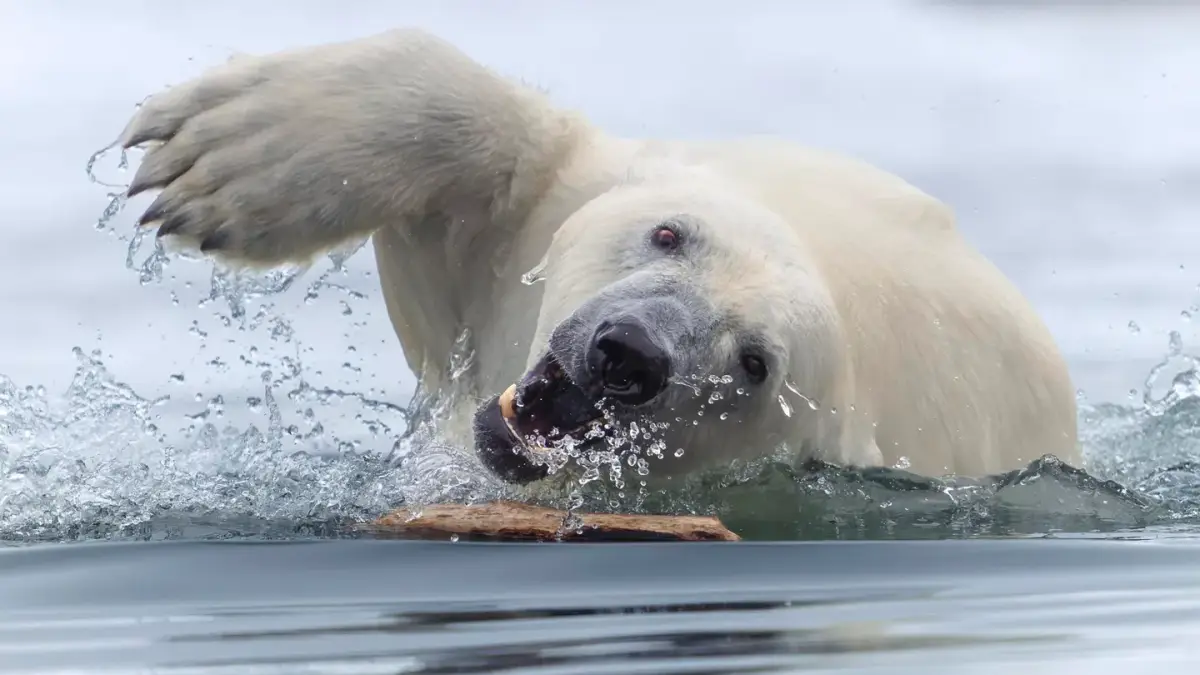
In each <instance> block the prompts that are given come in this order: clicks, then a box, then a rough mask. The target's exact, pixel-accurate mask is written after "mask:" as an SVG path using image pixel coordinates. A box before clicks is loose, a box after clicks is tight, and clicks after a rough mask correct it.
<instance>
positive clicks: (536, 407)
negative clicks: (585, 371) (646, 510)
mask: <svg viewBox="0 0 1200 675" xmlns="http://www.w3.org/2000/svg"><path fill="white" fill-rule="evenodd" d="M598 403H599V401H598V398H597V397H596V396H595V395H594V394H591V393H589V392H587V391H585V390H584V389H583V388H582V387H580V386H579V385H577V384H576V383H575V382H574V381H573V380H572V379H571V378H570V377H568V376H567V374H566V371H565V370H564V369H563V367H562V365H561V364H560V363H559V362H558V359H557V358H555V356H554V354H552V353H550V354H547V355H546V356H544V357H542V359H541V360H540V361H538V363H537V365H535V366H534V367H533V368H532V369H531V370H530V371H529V372H528V373H526V374H525V376H524V377H522V378H521V381H520V382H517V383H516V384H514V385H512V386H511V387H509V388H508V390H506V391H505V392H504V393H503V394H500V395H498V396H494V397H492V398H491V399H489V400H488V401H487V402H486V403H485V404H483V405H482V406H481V407H480V408H479V410H478V411H477V412H476V413H475V448H476V453H477V454H478V455H479V458H480V460H482V461H483V463H484V466H486V467H487V468H488V470H489V471H491V472H493V473H495V474H496V475H497V476H499V477H500V478H502V479H503V480H505V481H508V482H510V483H529V482H532V481H535V480H540V479H542V478H545V477H546V476H547V475H548V467H547V462H546V460H545V458H544V456H545V455H547V454H548V453H549V452H551V450H550V448H552V447H554V446H556V445H559V444H560V443H561V442H562V441H564V440H566V439H567V438H568V436H569V437H570V439H571V441H572V442H574V443H576V447H580V446H586V445H591V444H593V443H596V442H598V441H600V440H601V439H603V437H604V433H603V432H602V431H601V430H600V429H599V425H600V423H601V422H602V420H603V413H602V411H601V410H600V408H599V405H598Z"/></svg>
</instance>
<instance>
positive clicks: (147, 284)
mask: <svg viewBox="0 0 1200 675" xmlns="http://www.w3.org/2000/svg"><path fill="white" fill-rule="evenodd" d="M743 4H745V3H743ZM7 9H9V10H10V12H9V14H10V16H11V18H12V19H13V20H12V21H6V22H5V26H6V27H8V26H16V27H19V28H18V29H13V30H9V31H6V32H4V34H3V35H0V37H3V38H4V39H2V40H0V50H6V49H7V50H11V51H12V52H13V53H12V54H11V55H10V56H12V59H10V60H13V59H15V58H16V57H17V56H18V55H19V56H20V58H21V63H23V66H22V68H20V69H10V70H9V71H5V72H4V73H0V99H2V100H0V122H3V124H0V146H2V147H0V150H2V152H0V156H3V157H4V158H5V159H4V161H3V162H0V204H3V207H4V211H3V214H4V215H3V224H4V225H5V227H4V228H0V237H3V238H4V239H3V245H0V263H2V264H0V313H2V315H3V316H5V317H8V321H7V322H6V323H5V329H4V330H0V373H2V374H3V375H0V569H2V570H3V573H2V574H0V672H43V673H46V672H67V671H71V672H79V671H80V670H81V669H87V672H147V669H149V668H155V669H156V670H155V671H154V672H180V673H182V672H210V673H224V672H239V673H241V672H287V673H294V672H494V671H496V670H500V669H504V668H506V669H508V670H511V671H515V672H532V671H537V672H608V671H612V670H617V669H620V670H622V671H625V672H724V671H735V672H755V670H756V669H758V670H760V671H765V670H788V669H806V670H810V671H811V670H817V671H821V670H825V671H833V670H837V671H838V672H897V671H900V672H907V671H913V672H915V671H916V670H917V669H920V670H921V671H922V672H928V671H931V670H932V671H935V672H936V671H939V670H941V671H944V672H954V673H961V672H999V671H1000V669H1002V668H1003V669H1004V670H1005V672H1008V671H1010V670H1011V669H1012V668H1013V667H1014V665H1019V666H1020V667H1023V668H1027V669H1032V670H1034V671H1038V672H1041V671H1045V672H1048V671H1049V669H1050V668H1051V667H1054V668H1056V669H1061V667H1062V666H1068V667H1069V668H1071V667H1076V668H1077V667H1080V666H1086V667H1088V668H1089V669H1092V670H1100V671H1104V670H1105V669H1106V668H1107V669H1109V670H1116V669H1117V668H1120V669H1121V671H1122V672H1126V671H1128V670H1130V669H1131V668H1132V669H1133V670H1134V671H1135V672H1140V671H1141V670H1143V669H1154V670H1155V671H1156V672H1163V673H1166V672H1185V671H1186V672H1193V671H1194V664H1195V663H1196V661H1198V660H1200V659H1198V658H1197V654H1196V653H1195V651H1196V650H1195V648H1194V647H1192V645H1191V643H1192V642H1194V641H1192V640H1190V639H1189V638H1190V636H1191V635H1192V634H1194V632H1195V628H1196V625H1197V620H1198V618H1200V612H1198V610H1197V601H1198V599H1200V595H1198V594H1197V593H1196V591H1195V583H1196V578H1197V577H1196V575H1195V573H1194V570H1195V569H1196V564H1197V562H1200V560H1197V557H1198V556H1200V552H1198V551H1200V549H1197V548H1196V544H1195V539H1196V534H1197V532H1200V434H1198V433H1197V431H1196V430H1197V429H1200V374H1198V371H1197V354H1200V352H1197V349H1196V340H1197V337H1198V333H1197V327H1196V323H1195V322H1194V321H1191V320H1190V319H1191V317H1192V315H1194V314H1195V312H1197V311H1200V309H1197V306H1198V304H1200V303H1198V301H1200V289H1198V288H1197V283H1198V282H1200V273H1198V272H1197V269H1198V267H1197V265H1196V264H1195V260H1196V259H1197V254H1200V239H1198V238H1197V237H1196V236H1195V234H1194V232H1195V223H1194V220H1195V214H1196V213H1197V207H1200V204H1198V203H1197V197H1196V195H1197V194H1200V193H1197V191H1196V190H1195V189H1194V184H1195V171H1194V168H1193V162H1194V158H1195V157H1196V156H1197V151H1198V150H1200V136H1197V135H1196V133H1195V128H1194V119H1195V115H1196V113H1197V112H1200V110H1197V109H1198V108H1200V97H1198V96H1197V94H1196V92H1197V91H1200V87H1197V86H1196V85H1197V84H1200V83H1198V82H1196V79H1197V78H1196V75H1195V73H1196V72H1197V71H1196V69H1195V67H1194V65H1195V63H1196V61H1197V59H1198V58H1200V51H1198V50H1197V48H1196V46H1195V41H1194V37H1193V36H1194V35H1195V34H1196V31H1197V30H1200V13H1197V12H1196V11H1194V10H1189V9H1169V8H1162V7H1158V8H1154V9H1140V10H1131V9H1115V8H1109V9H1107V10H1099V9H1096V8H1091V9H1088V8H1084V9H1069V10H1055V11H1049V10H1033V9H1029V8H1026V9H1022V10H1002V9H994V8H993V9H985V10H974V11H966V10H964V9H962V8H961V7H957V6H955V4H954V3H937V4H905V3H886V4H884V3H880V4H879V5H878V6H877V7H876V8H875V9H877V10H878V11H877V12H876V13H874V14H870V15H869V16H868V15H864V14H863V13H861V12H856V11H852V10H848V9H838V8H837V7H836V6H835V5H830V6H829V7H825V8H821V9H816V8H813V9H805V10H803V13H801V10H800V9H799V8H792V7H791V6H790V5H787V4H786V3H776V4H762V3H760V4H755V3H749V4H745V6H741V5H739V9H738V13H737V15H736V16H730V15H729V12H728V10H727V9H725V10H718V9H715V8H709V7H698V6H696V5H695V4H691V3H687V4H671V3H662V4H657V5H653V6H649V7H644V6H639V9H637V10H636V11H637V12H638V20H637V21H635V22H631V21H630V20H629V12H630V11H633V10H630V9H629V7H624V8H618V7H616V6H615V5H614V6H609V5H599V4H597V5H590V6H587V7H582V6H571V7H570V8H567V7H566V6H564V5H558V4H553V3H551V4H546V3H539V2H517V3H510V4H506V5H505V8H504V9H503V11H501V10H499V9H497V10H487V9H482V8H480V7H479V6H478V5H476V4H471V5H465V4H462V3H455V2H445V3H431V4H428V5H416V4H399V3H385V2H378V3H373V2H362V3H359V4H357V5H356V6H355V10H354V11H353V12H345V11H344V10H341V9H339V8H338V6H335V5H333V4H330V3H318V2H315V1H314V2H296V3H290V4H289V8H288V9H287V10H286V11H284V10H267V9H265V8H256V9H255V10H254V11H253V12H247V11H246V10H245V8H244V7H242V6H241V5H240V4H235V3H224V4H222V3H215V4H208V5H205V6H204V8H203V10H202V11H201V9H199V5H197V6H196V7H190V6H183V5H178V6H170V7H168V6H164V5H161V4H156V3H148V4H147V3H140V2H134V1H132V0H130V1H128V2H111V3H107V4H105V5H104V6H100V5H87V6H84V5H80V4H78V3H72V4H70V5H69V6H68V5H67V4H65V3H62V4H59V3H54V2H45V3H43V2H32V1H31V2H18V3H12V4H11V6H9V7H8V8H7ZM681 14H686V15H687V16H689V17H691V18H690V19H689V21H687V22H683V23H680V22H679V21H678V16H680V15H681ZM399 24H416V25H422V26H425V27H427V28H430V29H432V30H434V31H435V32H437V33H439V34H441V35H444V36H446V37H448V38H449V39H451V40H452V41H454V42H456V43H457V44H460V45H462V46H464V47H465V48H466V49H467V51H468V52H469V53H471V54H472V55H474V56H476V57H478V58H481V59H483V60H485V61H487V62H488V63H490V64H493V65H495V66H496V67H497V68H499V69H500V70H502V71H505V72H509V73H514V74H519V75H521V76H523V77H525V78H526V79H529V80H532V81H536V82H537V83H539V84H541V85H543V86H545V87H547V88H549V89H550V90H551V93H552V94H553V95H554V96H555V97H556V99H557V100H560V101H562V102H564V103H567V104H569V105H575V106H578V107H580V108H582V109H584V110H585V111H587V112H588V113H589V114H590V115H592V117H593V118H594V119H596V120H597V121H598V122H599V123H601V124H603V125H605V126H606V127H608V128H611V129H614V130H616V131H618V132H623V133H630V134H650V135H654V134H663V135H675V136H708V135H714V134H725V133H735V132H736V133H742V132H752V133H778V134H783V135H787V136H791V137H793V138H798V139H800V140H803V141H807V142H817V143H819V144H821V145H825V146H830V147H835V148H838V149H841V150H844V151H848V152H851V153H854V154H856V155H858V156H861V157H865V158H866V159H869V160H871V161H874V162H876V163H878V164H880V165H881V166H884V167H886V168H889V169H892V170H895V171H898V172H900V173H902V174H903V175H905V176H907V177H909V178H910V179H911V180H913V181H914V182H916V183H917V184H918V185H920V186H922V187H924V188H926V189H928V190H930V191H932V192H934V193H936V194H938V195H939V196H942V197H943V198H944V199H946V200H947V201H949V202H950V203H951V204H952V205H953V206H954V207H955V209H956V210H957V212H958V213H959V215H960V221H961V224H960V226H961V228H962V230H963V232H964V234H965V235H966V236H967V237H968V238H969V239H971V240H972V241H973V242H974V243H975V244H976V245H978V246H979V247H980V248H982V249H983V250H984V251H985V252H986V253H987V254H988V255H989V256H990V257H991V258H992V259H993V260H995V261H996V263H997V264H998V265H999V266H1000V267H1001V268H1002V269H1004V271H1005V272H1006V273H1008V274H1009V275H1010V276H1011V277H1012V278H1013V279H1014V280H1015V281H1016V283H1017V284H1018V285H1019V286H1020V287H1021V289H1022V290H1023V291H1024V292H1025V293H1026V294H1027V295H1028V296H1029V297H1030V299H1031V300H1032V301H1033V302H1034V304H1035V305H1036V306H1037V307H1038V309H1039V311H1041V312H1042V314H1043V316H1044V317H1045V318H1046V320H1047V322H1048V323H1049V325H1050V327H1051V330H1052V331H1053V332H1054V333H1055V335H1056V337H1057V338H1058V339H1059V341H1060V343H1061V344H1062V346H1063V349H1064V351H1065V353H1066V354H1067V356H1068V359H1069V361H1070V364H1071V368H1072V372H1073V375H1074V377H1075V379H1076V382H1077V385H1078V386H1079V387H1080V389H1081V393H1080V402H1081V413H1080V417H1081V421H1080V424H1081V437H1082V441H1083V443H1084V446H1085V462H1084V465H1083V466H1082V467H1079V468H1078V469H1076V468H1071V467H1065V466H1062V465H1061V464H1058V463H1056V462H1054V461H1052V460H1039V461H1036V462H1033V463H1032V464H1031V465H1030V466H1029V467H1027V468H1026V469H1024V470H1020V471H1014V472H1011V473H1009V474H1006V475H1002V476H994V477H987V478H983V479H978V480H966V479H961V478H946V479H930V478H926V477H921V476H916V475H913V474H910V473H908V472H907V471H905V466H904V464H903V463H901V465H899V466H896V467H892V468H888V469H878V470H871V471H846V470H841V469H838V468H836V467H823V466H809V467H803V468H802V469H801V470H796V469H793V468H790V467H787V466H784V465H782V464H780V463H778V462H775V461H772V460H771V459H767V460H764V461H762V462H758V463H755V464H750V465H743V466H735V467H731V468H730V469H729V470H724V471H717V472H713V473H711V474H709V475H704V476H699V477H697V478H696V479H695V480H693V481H690V482H688V483H686V484H683V485H680V486H677V487H676V488H675V489H673V490H670V491H666V492H655V493H649V494H648V493H647V492H646V491H645V490H644V489H641V486H640V485H639V473H638V468H639V467H638V463H637V462H636V458H635V460H634V461H633V462H632V463H622V462H617V463H616V467H613V466H612V465H611V463H609V464H605V463H602V462H597V463H595V464H594V468H595V476H594V477H593V479H592V480H590V482H588V483H587V485H585V486H582V487H581V488H580V489H579V490H578V491H577V492H576V493H575V494H573V495H571V496H570V497H569V498H568V501H569V502H570V503H571V504H572V505H577V506H579V507H581V508H597V509H604V508H616V507H618V506H619V507H621V508H635V509H640V510H646V511H656V510H682V511H691V510H698V511H712V512H715V513H716V514H718V515H720V516H721V517H722V519H723V520H724V521H725V522H726V524H728V525H729V526H731V527H733V528H734V529H735V530H737V531H739V532H740V533H742V534H743V535H744V536H745V537H746V538H747V539H750V540H752V541H751V542H747V543H744V544H739V545H736V546H708V545H702V546H693V547H690V548H679V547H678V546H672V545H658V544H654V545H631V546H624V545H622V546H602V547H598V546H588V547H584V548H580V547H578V546H554V545H545V546H543V545H534V546H516V545H512V546H510V545H481V544H474V543H468V542H465V541H459V542H450V541H446V542H399V541H378V540H372V539H370V538H367V537H365V536H364V535H362V534H361V533H359V532H358V531H357V530H356V529H355V526H356V524H358V523H361V522H363V521H365V520H369V519H371V518H373V517H375V516H376V515H378V514H380V513H383V512H386V511H387V510H389V509H392V508H395V507H397V506H399V505H401V504H410V505H411V504H421V503H428V502H432V501H442V500H454V501H460V502H466V501H476V500H483V499H491V498H495V497H498V496H503V495H504V494H505V488H504V486H502V485H499V484H497V483H496V482H495V481H494V480H493V479H491V478H490V477H489V476H487V475H485V474H483V473H481V472H480V471H479V470H478V468H477V466H476V465H475V463H474V462H473V459H472V458H471V457H470V453H469V452H465V451H464V450H463V449H460V448H452V447H446V446H444V445H442V444H439V443H438V442H437V441H436V437H435V435H433V433H432V432H433V431H434V430H435V428H436V420H437V418H438V414H439V411H440V408H439V406H438V403H439V402H438V401H436V400H434V399H430V398H429V397H427V396H425V395H424V393H423V392H415V391H414V379H413V377H412V374H411V373H410V372H408V370H407V368H406V367H405V366H404V359H403V355H402V353H401V352H400V350H399V346H398V344H397V341H396V339H395V337H394V335H393V334H392V331H391V327H390V325H389V324H388V321H387V318H386V314H385V312H384V309H383V306H382V300H381V298H380V296H379V293H378V290H377V280H376V278H375V277H374V273H373V270H372V268H371V260H372V257H371V255H370V254H369V251H367V252H363V251H358V250H357V249H355V248H354V247H351V248H350V249H349V250H346V251H340V252H337V253H336V254H334V255H331V256H330V258H329V259H325V260H321V261H319V262H318V263H317V264H316V265H314V266H313V268H311V269H286V270H278V271H275V272H272V273H270V274H265V275H257V276H247V275H235V274H230V273H228V272H226V271H224V270H220V269H213V268H212V266H211V265H210V264H209V263H208V262H206V261H203V260H196V259H189V258H188V257H181V256H179V255H178V254H177V253H173V252H170V251H166V250H163V249H162V248H161V247H160V243H159V242H156V241H155V240H154V239H153V237H144V236H143V237H139V236H138V235H137V234H136V233H135V232H134V231H133V229H132V219H133V217H134V215H136V213H138V212H139V211H140V208H144V205H145V203H144V202H140V201H138V199H141V197H139V198H138V199H135V200H130V202H129V203H125V200H124V199H123V197H121V186H123V185H124V184H125V183H127V182H128V179H129V178H130V175H129V172H128V170H127V169H128V167H130V166H135V162H136V161H137V157H136V154H131V155H130V156H129V157H122V156H121V155H120V154H119V153H114V152H108V153H104V154H101V155H99V156H97V157H96V158H95V159H94V162H93V163H91V164H90V165H89V166H88V170H87V171H86V172H85V171H84V166H83V165H84V164H85V163H87V162H88V158H89V155H90V153H91V152H92V151H94V150H95V149H97V148H100V147H103V146H104V145H105V144H107V143H108V142H110V141H111V140H112V137H113V136H114V135H115V133H116V132H117V131H118V130H119V129H120V128H122V126H123V124H124V122H125V120H126V119H127V118H128V116H129V115H130V113H131V112H132V108H133V105H135V104H136V103H137V101H139V100H141V99H142V98H144V97H145V96H146V95H147V93H149V92H153V91H155V90H157V89H158V88H160V87H161V86H163V85H164V84H166V83H170V82H177V81H179V80H180V79H182V78H184V77H187V76H189V75H191V74H194V73H196V72H198V71H199V70H200V69H201V68H202V67H204V66H207V65H210V64H212V63H215V62H218V61H220V60H221V59H223V58H225V57H226V56H227V55H228V54H229V53H230V52H232V51H233V50H234V49H235V48H236V49H241V50H247V51H263V50H272V49H278V48H281V47H284V46H287V45H291V44H299V43H306V42H319V41H328V40H335V39H342V38H348V37H353V36H356V35H361V34H365V33H370V32H374V31H377V30H380V29H382V28H385V27H388V26H392V25H399ZM0 30H3V29H0ZM1018 33H1019V34H1020V35H1021V36H1022V37H1021V39H1020V40H1019V41H1014V40H1013V39H1012V38H1011V36H1012V35H1016V34H1018ZM514 35H516V36H519V38H518V40H516V41H514V40H513V37H512V36H514ZM517 44H519V45H520V48H515V47H514V45H517ZM613 44H622V45H626V46H625V47H623V48H622V49H620V50H616V51H613V50H612V49H611V45H613ZM914 45H918V46H919V48H917V47H914ZM600 51H603V52H604V53H607V54H609V56H610V58H609V59H608V60H606V61H598V60H597V59H596V57H595V55H596V54H597V53H598V52H600ZM5 53H6V54H7V52H5ZM151 54H153V57H152V58H151V57H150V55H151ZM546 54H553V55H554V57H553V58H546V57H545V55H546ZM13 62H16V61H13ZM629 96H635V97H636V98H637V101H636V103H637V104H636V105H632V104H631V103H630V101H629V100H628V97H629ZM747 101H750V102H753V105H750V106H747V105H746V102H747ZM89 176H91V177H92V178H93V180H89ZM540 275H541V272H540V271H539V270H537V269H534V270H530V274H529V276H528V277H527V281H528V282H529V283H537V282H538V281H540ZM470 342H471V335H470V332H469V327H464V332H463V334H462V336H461V339H460V341H459V345H458V346H457V348H456V350H455V357H454V359H453V360H452V363H450V364H447V367H448V368H450V370H451V372H461V371H463V370H464V369H467V368H469V367H470V366H471V363H472V359H473V354H472V352H471V350H470ZM697 391H698V392H701V394H700V395H708V394H707V393H703V383H701V384H700V385H698V386H697ZM801 405H808V406H810V407H814V406H819V402H816V401H812V400H810V399H809V398H808V397H806V396H805V395H804V394H803V393H802V392H799V391H789V392H787V396H786V397H785V398H784V400H783V401H782V402H781V414H783V413H784V411H786V410H793V411H794V410H796V409H797V408H796V406H801ZM631 433H634V434H637V433H639V432H638V431H632V432H631ZM681 450H682V449H676V448H654V449H653V450H650V449H649V448H648V449H647V451H648V452H651V451H653V452H661V453H666V452H672V453H679V452H680V451H681ZM617 470H620V473H616V472H617ZM614 476H615V477H616V480H614ZM762 540H771V542H770V543H767V542H764V541H762ZM900 540H904V541H900ZM1189 666H1191V667H1190V668H1189ZM1039 669H1041V671H1039ZM1072 672H1073V669H1072Z"/></svg>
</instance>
